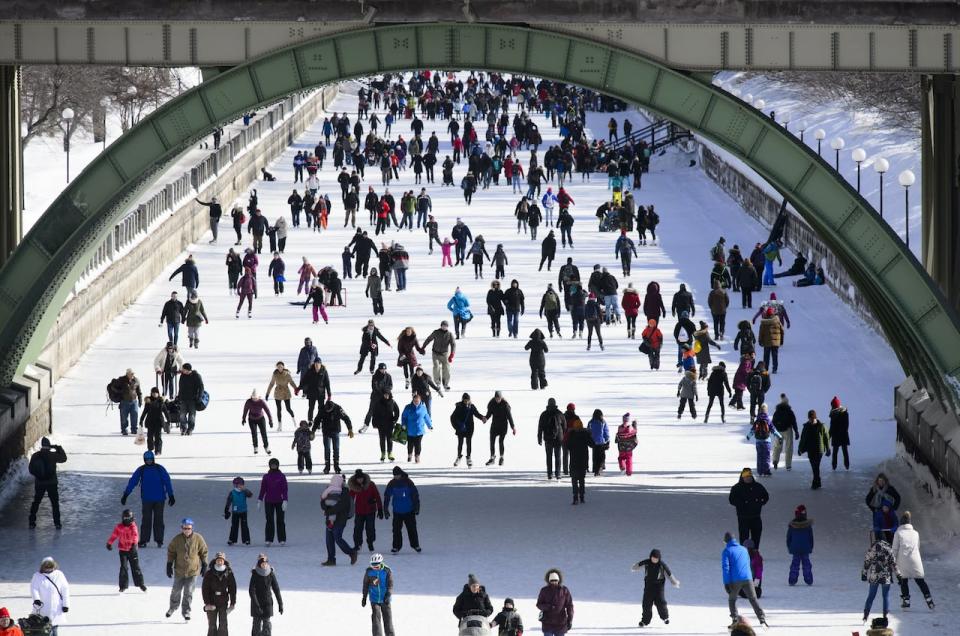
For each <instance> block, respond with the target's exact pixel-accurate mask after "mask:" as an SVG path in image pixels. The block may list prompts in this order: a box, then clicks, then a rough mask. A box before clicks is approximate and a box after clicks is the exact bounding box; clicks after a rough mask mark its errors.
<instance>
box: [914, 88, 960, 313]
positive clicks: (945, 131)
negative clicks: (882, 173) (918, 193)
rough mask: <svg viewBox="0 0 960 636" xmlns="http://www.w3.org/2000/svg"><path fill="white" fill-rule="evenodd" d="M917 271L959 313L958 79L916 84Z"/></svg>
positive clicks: (959, 149) (959, 109)
mask: <svg viewBox="0 0 960 636" xmlns="http://www.w3.org/2000/svg"><path fill="white" fill-rule="evenodd" d="M921 90H922V91H923V107H922V113H921V115H922V126H923V141H922V161H923V177H922V179H923V181H922V190H923V192H922V197H923V218H922V220H923V225H922V229H921V234H922V237H923V243H922V245H923V248H922V249H923V259H922V260H923V266H924V268H926V270H927V272H929V273H930V276H931V277H932V278H933V279H934V280H935V281H936V282H937V284H938V285H939V286H940V289H941V290H942V291H943V294H944V296H946V297H947V301H948V302H949V303H950V304H951V305H952V306H953V307H954V309H957V310H958V311H960V75H925V76H924V77H923V78H922V80H921Z"/></svg>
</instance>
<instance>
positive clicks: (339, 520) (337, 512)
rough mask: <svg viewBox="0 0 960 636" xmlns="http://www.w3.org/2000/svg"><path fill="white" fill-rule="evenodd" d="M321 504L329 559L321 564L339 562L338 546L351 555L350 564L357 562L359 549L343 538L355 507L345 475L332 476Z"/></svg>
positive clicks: (321, 497) (327, 564)
mask: <svg viewBox="0 0 960 636" xmlns="http://www.w3.org/2000/svg"><path fill="white" fill-rule="evenodd" d="M320 506H321V508H322V509H323V515H324V517H325V519H326V539H327V560H326V561H324V562H323V563H321V564H320V565H323V566H328V567H330V566H335V565H336V564H337V547H339V548H340V549H341V550H343V552H344V554H346V555H347V556H349V557H350V565H353V564H354V563H356V562H357V553H358V552H359V550H358V549H355V548H354V547H353V546H351V545H350V544H349V543H347V542H346V540H344V538H343V533H344V531H345V530H346V528H347V521H348V520H349V519H350V516H351V509H352V507H353V506H352V505H351V502H350V492H349V490H348V489H347V486H346V485H345V484H344V483H343V475H340V474H334V475H333V476H332V477H331V478H330V485H329V486H327V488H326V490H324V491H323V493H322V494H321V495H320Z"/></svg>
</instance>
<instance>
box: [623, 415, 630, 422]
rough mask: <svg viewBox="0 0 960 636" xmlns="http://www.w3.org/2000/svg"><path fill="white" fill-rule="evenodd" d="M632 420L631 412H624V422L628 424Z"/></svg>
mask: <svg viewBox="0 0 960 636" xmlns="http://www.w3.org/2000/svg"><path fill="white" fill-rule="evenodd" d="M629 420H630V413H624V414H623V422H624V424H626V423H627V422H628V421H629Z"/></svg>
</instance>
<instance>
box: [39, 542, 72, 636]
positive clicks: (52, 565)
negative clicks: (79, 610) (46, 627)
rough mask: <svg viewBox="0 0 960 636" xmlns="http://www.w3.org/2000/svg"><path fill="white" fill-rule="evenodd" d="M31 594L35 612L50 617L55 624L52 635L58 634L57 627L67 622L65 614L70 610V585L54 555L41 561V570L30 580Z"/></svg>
mask: <svg viewBox="0 0 960 636" xmlns="http://www.w3.org/2000/svg"><path fill="white" fill-rule="evenodd" d="M30 595H31V596H32V597H33V610H34V613H36V614H40V615H41V616H46V617H48V618H49V619H50V623H51V624H52V625H53V632H52V636H57V627H58V626H60V625H63V624H64V623H66V622H67V620H66V617H65V616H64V614H66V613H67V612H69V611H70V585H69V584H68V583H67V577H65V576H64V575H63V572H61V571H60V570H59V568H58V567H57V562H56V561H54V560H53V557H45V558H44V559H43V561H41V562H40V571H39V572H36V573H35V574H34V575H33V578H32V579H31V580H30Z"/></svg>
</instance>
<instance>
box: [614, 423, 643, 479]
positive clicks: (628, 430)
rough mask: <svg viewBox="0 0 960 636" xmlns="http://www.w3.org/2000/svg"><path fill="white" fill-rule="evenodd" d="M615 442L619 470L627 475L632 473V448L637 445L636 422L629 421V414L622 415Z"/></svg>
mask: <svg viewBox="0 0 960 636" xmlns="http://www.w3.org/2000/svg"><path fill="white" fill-rule="evenodd" d="M614 439H615V440H616V442H617V450H618V451H619V452H620V454H619V455H618V456H617V463H619V464H620V470H622V471H625V472H626V473H627V477H629V476H630V475H632V474H633V449H635V448H636V447H637V422H636V420H634V421H633V423H632V424H631V423H630V414H629V413H625V414H624V415H623V423H622V424H621V425H620V428H618V429H617V436H616V438H614Z"/></svg>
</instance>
